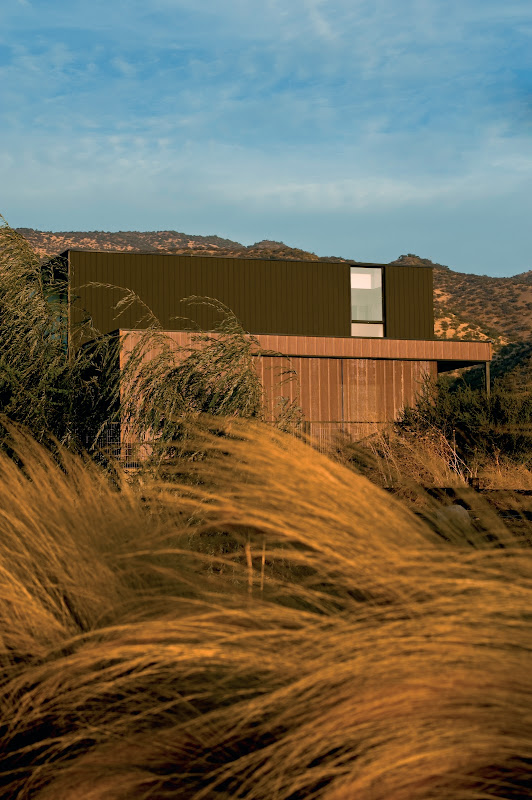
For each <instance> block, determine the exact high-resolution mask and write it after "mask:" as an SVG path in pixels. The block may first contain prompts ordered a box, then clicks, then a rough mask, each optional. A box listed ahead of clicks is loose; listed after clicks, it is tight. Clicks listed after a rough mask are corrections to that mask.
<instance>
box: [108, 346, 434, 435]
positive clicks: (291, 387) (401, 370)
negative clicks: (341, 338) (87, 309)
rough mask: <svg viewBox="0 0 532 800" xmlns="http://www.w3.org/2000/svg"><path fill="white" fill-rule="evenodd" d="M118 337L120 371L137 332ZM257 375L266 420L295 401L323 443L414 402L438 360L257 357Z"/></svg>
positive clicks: (373, 425)
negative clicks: (280, 405) (120, 342)
mask: <svg viewBox="0 0 532 800" xmlns="http://www.w3.org/2000/svg"><path fill="white" fill-rule="evenodd" d="M120 333H121V335H122V336H123V348H122V351H121V362H120V363H121V366H122V367H123V366H124V364H125V362H126V361H127V358H128V356H129V353H130V352H131V350H132V349H133V347H134V345H135V344H136V343H137V342H138V341H139V338H140V336H141V334H140V333H138V332H136V331H120ZM169 338H170V340H172V341H174V342H175V344H176V346H178V347H179V346H181V347H185V346H187V345H188V344H189V343H190V335H189V334H186V333H180V332H177V331H175V332H172V333H169ZM258 338H259V341H260V343H261V344H264V342H263V341H262V340H263V339H264V340H266V341H267V340H268V339H269V337H258ZM325 341H329V342H333V341H337V340H325ZM381 341H382V340H381ZM443 344H445V343H443ZM154 355H156V351H155V350H151V351H149V352H147V353H146V354H145V358H146V359H150V358H153V356H154ZM257 371H258V374H259V377H260V379H261V382H262V385H263V387H264V391H265V397H266V405H267V409H268V410H269V414H270V419H274V417H275V414H276V406H277V404H278V402H279V400H280V398H282V397H284V398H286V399H288V400H290V401H293V402H297V403H298V405H300V406H301V408H302V410H303V413H304V416H305V420H306V421H307V422H308V423H310V426H311V434H312V436H313V437H314V436H316V437H317V438H318V439H320V440H323V441H324V442H325V441H328V438H327V437H334V435H335V434H336V433H337V432H338V431H343V432H344V433H346V434H349V435H351V436H353V437H354V438H360V437H362V436H366V435H368V434H369V433H372V432H373V431H375V430H377V429H378V428H381V427H382V426H383V425H384V424H385V423H387V422H390V421H392V420H393V419H395V418H396V417H397V415H398V413H399V411H400V410H401V409H402V408H404V406H406V405H411V404H412V403H413V402H414V400H415V398H416V396H417V394H418V392H419V391H420V390H421V388H422V385H423V381H424V379H425V377H426V376H427V375H430V376H432V377H435V375H436V371H437V361H435V360H428V359H419V358H418V359H416V360H414V359H407V358H404V359H396V358H360V357H359V358H345V357H343V358H341V357H340V358H339V357H330V358H329V357H327V356H308V355H300V356H298V355H296V356H290V357H288V356H282V355H271V356H270V355H261V356H259V357H257Z"/></svg>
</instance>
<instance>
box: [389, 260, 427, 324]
mask: <svg viewBox="0 0 532 800" xmlns="http://www.w3.org/2000/svg"><path fill="white" fill-rule="evenodd" d="M384 314H385V331H384V335H385V336H386V337H387V338H389V339H433V338H434V307H433V282H432V268H430V267H412V266H399V265H395V264H387V265H386V266H385V267H384Z"/></svg>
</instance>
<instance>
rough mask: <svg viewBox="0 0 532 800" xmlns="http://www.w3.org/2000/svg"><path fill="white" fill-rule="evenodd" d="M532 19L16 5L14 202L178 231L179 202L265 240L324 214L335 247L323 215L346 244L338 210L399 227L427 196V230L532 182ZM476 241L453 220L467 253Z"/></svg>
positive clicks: (317, 2) (121, 2)
mask: <svg viewBox="0 0 532 800" xmlns="http://www.w3.org/2000/svg"><path fill="white" fill-rule="evenodd" d="M531 31H532V8H531V6H530V4H529V0H509V1H508V3H506V4H504V5H503V4H501V3H500V0H445V1H444V0H404V2H402V3H401V4H398V3H397V2H395V0H328V2H323V0H291V2H290V3H286V2H281V0H265V2H264V3H263V4H261V5H260V6H257V5H256V4H255V3H250V2H249V0H228V2H226V3H223V4H222V3H220V2H219V0H152V2H151V3H150V4H149V5H147V4H146V3H141V2H139V0H127V2H126V0H105V2H104V0H93V2H92V3H91V4H88V5H83V6H82V5H81V4H77V3H72V2H71V1H70V2H67V0H50V2H49V3H47V4H46V7H44V6H42V5H40V4H39V5H37V4H33V5H29V4H28V2H27V0H22V2H21V0H6V3H5V4H3V6H2V8H1V9H0V124H1V126H2V131H3V155H2V156H1V157H0V168H1V170H2V174H1V183H2V187H3V196H4V203H5V207H4V209H3V213H5V214H6V215H7V217H8V219H10V221H11V222H12V224H20V225H37V224H38V223H37V218H42V215H43V210H42V208H41V206H40V203H41V198H42V197H43V196H44V195H46V197H47V198H48V199H47V208H46V215H47V219H48V220H50V221H49V223H48V224H49V226H50V227H56V228H59V227H61V228H65V227H70V223H69V222H68V219H72V218H73V215H75V214H76V213H78V212H77V209H79V213H80V214H81V213H83V219H85V220H86V222H85V225H84V227H92V228H94V227H95V226H96V222H95V221H94V220H95V217H97V218H101V216H104V217H105V219H106V223H105V227H106V228H107V229H111V228H113V227H116V226H119V227H124V220H126V219H127V217H128V214H129V218H130V219H131V220H132V221H131V224H129V225H126V227H135V226H138V225H142V226H143V227H151V228H160V227H161V225H162V221H161V220H162V217H163V216H165V215H166V216H165V219H166V220H168V208H169V207H170V208H174V209H176V213H177V211H179V213H180V214H181V215H185V216H184V221H183V222H182V223H179V222H177V221H176V223H175V225H177V226H178V227H181V229H184V228H185V227H186V224H185V221H186V219H189V220H190V224H194V227H195V229H196V230H198V227H199V226H200V225H202V226H204V229H205V230H209V231H210V232H213V231H215V230H216V225H217V224H221V220H222V219H223V220H226V221H227V220H228V219H236V218H239V219H240V220H244V219H245V220H247V223H246V224H247V225H248V227H249V226H250V227H249V233H248V238H253V236H254V235H255V234H254V233H253V234H252V233H251V229H253V231H255V230H258V229H259V228H260V225H261V221H265V220H267V219H269V220H270V221H271V222H270V223H268V225H269V227H272V226H273V227H275V225H277V226H278V230H279V231H281V230H286V226H287V225H288V223H289V221H290V219H291V220H292V221H293V230H294V231H296V230H299V229H300V228H301V226H302V225H303V222H302V219H303V217H302V215H303V216H304V215H307V219H308V221H309V224H308V236H309V241H308V243H307V246H308V247H310V249H313V250H315V251H316V252H319V251H320V249H323V251H324V252H326V253H328V254H331V253H333V252H334V247H333V246H332V245H333V244H334V243H333V242H332V241H331V240H330V236H328V235H327V234H326V232H325V231H324V230H321V232H319V233H318V232H317V227H316V225H315V223H314V221H315V219H316V218H317V217H319V214H320V212H321V213H322V215H323V217H324V218H325V217H326V218H327V219H328V220H329V222H328V226H329V228H330V230H331V231H332V230H334V231H335V233H334V235H335V236H336V240H337V241H339V240H338V230H337V225H336V223H334V224H333V223H331V220H332V216H331V215H336V220H339V219H348V218H349V217H350V216H351V217H352V216H353V215H359V216H360V215H373V216H372V219H374V220H376V221H377V220H379V219H381V221H382V222H384V220H387V223H388V224H387V225H385V224H382V225H380V236H381V237H382V236H388V235H389V236H392V235H393V236H395V237H397V231H396V227H395V226H394V225H393V224H390V219H391V216H390V215H393V214H395V215H396V218H397V219H398V218H399V217H403V218H404V215H405V214H406V215H411V219H412V220H414V209H417V210H418V211H419V209H420V207H421V206H423V208H424V212H423V213H424V214H425V222H424V223H423V225H424V228H423V237H425V238H426V236H427V235H428V229H427V223H426V219H427V218H428V217H427V215H428V214H429V210H430V209H432V210H433V211H434V213H433V217H434V220H436V219H437V217H438V215H437V213H436V212H437V210H438V209H440V210H442V209H443V210H445V209H447V211H449V213H451V210H452V209H453V208H454V209H458V208H461V209H463V214H464V215H465V216H462V220H465V219H467V215H468V214H469V215H471V218H473V216H475V214H476V211H475V208H474V207H476V208H477V209H478V208H479V207H480V205H482V204H483V206H484V208H486V203H488V204H489V206H490V208H491V209H492V211H491V212H490V213H493V214H494V215H495V217H496V216H497V213H503V214H505V213H506V211H507V209H509V208H510V207H512V203H515V204H516V206H515V207H516V208H518V205H517V204H522V203H523V197H526V193H525V187H528V189H530V188H532V187H531V183H532V166H531V160H532V147H531V145H530V136H529V133H530V108H531V105H530V79H531V74H532V49H531V48H530V38H531ZM7 154H8V155H7ZM65 193H66V194H65ZM67 197H68V200H67V199H66V198H67ZM76 197H77V198H78V202H77V204H76V201H75V198H76ZM146 197H149V198H150V204H149V207H147V206H145V204H143V202H142V201H141V200H140V199H139V198H146ZM183 198H188V205H187V201H185V200H184V199H183ZM512 198H513V199H512ZM525 202H526V201H525ZM141 207H142V208H143V217H142V220H143V221H142V222H140V221H139V216H138V214H139V208H141ZM10 209H14V210H15V209H16V211H15V212H14V213H15V219H13V215H12V214H10ZM191 209H193V211H191ZM228 209H231V214H232V217H230V218H229V217H228V216H227V214H229V211H228ZM498 209H500V212H498ZM202 212H203V214H204V218H203V219H204V222H203V223H201V219H202V218H201V213H202ZM431 213H432V212H431ZM446 213H447V212H446ZM485 213H487V212H485ZM187 214H188V215H189V216H188V217H187ZM253 214H255V215H256V216H255V217H253V216H252V215H253ZM39 215H40V216H39ZM118 215H119V216H120V222H118ZM276 215H277V216H276ZM429 216H430V215H429ZM458 217H459V215H458V216H457V217H456V219H458ZM518 218H520V212H519V211H518V212H517V213H516V219H518ZM275 219H277V222H274V220H275ZM54 220H56V221H55V222H54ZM311 220H312V222H311ZM80 224H81V223H80ZM231 224H233V223H231ZM164 225H165V226H166V225H167V222H165V223H164ZM298 226H299V228H298ZM237 227H238V226H237ZM410 227H411V229H412V230H415V221H413V222H412V223H411V226H410ZM459 227H460V226H459ZM491 227H492V229H493V230H495V226H494V225H492V226H491ZM373 228H374V229H375V231H377V230H378V229H379V225H378V224H377V222H375V225H374V226H373ZM489 228H490V224H489V222H487V223H486V229H489ZM510 228H511V229H512V230H511V235H510V234H509V241H508V247H510V248H511V247H512V246H514V245H513V242H515V241H516V232H515V229H514V228H512V226H509V229H510ZM366 229H367V231H368V232H369V231H370V230H371V229H372V226H371V225H367V224H366ZM239 230H240V228H239ZM387 231H390V233H387ZM392 231H395V233H393V234H392ZM218 232H219V233H220V234H222V235H224V234H225V235H228V236H231V237H232V238H235V232H234V231H233V232H232V231H230V230H222V229H219V230H218ZM245 234H246V231H245V230H244V235H245ZM240 235H241V236H242V232H241V233H240ZM264 235H265V236H266V235H268V236H273V238H281V234H280V233H279V235H277V236H276V235H275V231H274V230H268V232H267V233H266V232H265V233H264ZM331 235H332V234H331ZM368 235H369V233H368ZM486 235H488V234H486ZM524 235H525V234H524V233H523V234H522V235H521V241H522V240H523V237H524ZM466 236H467V225H466V224H465V223H463V224H462V226H461V229H459V230H457V231H454V232H449V240H450V241H452V242H453V243H454V248H455V250H454V252H455V262H456V263H457V264H458V263H459V262H460V259H461V258H462V256H461V255H460V252H461V251H460V247H461V246H462V248H463V250H464V252H466V250H467V248H466V246H465V242H466ZM320 237H321V238H320ZM433 237H434V243H435V247H436V245H437V243H438V242H440V241H441V231H440V230H439V228H438V227H437V225H436V223H434V227H433ZM244 238H245V236H244ZM258 238H261V237H260V236H259V237H258ZM374 241H376V239H375V240H374ZM299 244H300V246H301V245H302V244H303V245H304V243H302V242H299ZM477 244H478V246H479V247H480V246H481V243H477ZM392 245H393V242H390V247H392ZM360 246H362V245H360ZM369 246H370V242H369V240H368V247H369ZM439 246H440V245H438V247H439ZM486 249H487V250H488V249H489V248H488V245H486ZM411 250H412V248H411ZM492 250H493V247H492ZM520 252H521V251H520ZM396 254H397V253H396ZM351 255H352V256H353V257H355V256H356V253H354V252H353V253H351ZM366 257H368V256H366ZM489 257H490V256H489V253H487V254H486V255H483V256H482V257H481V258H480V257H479V260H480V261H481V262H482V263H483V264H485V263H486V258H489ZM520 257H521V256H520ZM530 260H531V261H532V257H531V259H530ZM462 266H464V265H463V264H462ZM475 266H476V265H475V264H471V267H472V268H475ZM495 268H496V265H495V264H494V263H493V269H495ZM526 268H527V264H526V263H525V264H523V263H519V264H516V270H515V271H519V270H521V271H522V270H523V269H526Z"/></svg>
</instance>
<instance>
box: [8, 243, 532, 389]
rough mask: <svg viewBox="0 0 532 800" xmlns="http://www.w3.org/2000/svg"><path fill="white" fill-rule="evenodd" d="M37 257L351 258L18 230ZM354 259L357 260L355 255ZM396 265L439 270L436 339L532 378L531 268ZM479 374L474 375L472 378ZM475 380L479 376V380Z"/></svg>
mask: <svg viewBox="0 0 532 800" xmlns="http://www.w3.org/2000/svg"><path fill="white" fill-rule="evenodd" d="M16 230H17V231H18V232H19V233H21V234H22V235H23V236H24V238H25V239H26V240H27V241H28V242H29V244H30V245H31V247H32V249H33V250H34V251H35V252H36V253H37V255H38V256H39V257H40V258H41V259H44V258H45V257H46V256H52V255H57V254H58V253H60V252H62V251H64V250H66V249H68V248H76V249H82V250H109V251H111V250H114V251H127V252H151V253H156V252H164V253H183V254H185V253H186V254H189V255H213V256H214V255H217V256H229V257H233V258H268V259H272V260H277V259H286V260H311V261H337V262H346V261H347V260H348V259H344V258H339V257H337V256H330V257H327V258H321V257H318V256H316V255H315V253H310V252H308V251H306V250H299V249H297V248H293V247H288V246H287V245H285V244H284V243H283V242H274V241H270V240H263V241H261V242H256V243H255V244H252V245H249V246H245V245H242V244H240V243H239V242H234V241H232V240H230V239H223V238H221V237H220V236H215V235H213V236H199V235H189V234H186V233H179V232H178V231H145V232H141V231H118V232H107V231H61V232H52V231H37V230H34V229H33V228H18V229H16ZM351 263H356V262H355V261H354V260H353V261H351ZM392 263H395V264H404V265H405V266H406V265H409V264H419V265H426V266H431V267H433V269H434V316H435V326H434V332H435V336H436V338H438V339H473V340H482V341H485V340H487V339H490V340H491V341H492V342H493V346H494V352H495V359H494V362H493V365H492V374H493V376H494V377H495V378H502V377H504V376H507V375H511V379H510V384H514V385H515V384H516V382H517V384H519V385H520V386H526V385H530V384H531V383H532V360H531V353H532V350H531V346H532V270H530V271H528V272H524V273H521V274H519V275H514V276H513V277H510V278H491V277H488V276H487V275H471V274H467V273H462V272H455V271H454V270H451V269H449V267H447V266H444V265H443V264H436V263H433V262H432V261H430V260H429V259H426V258H420V257H419V256H416V255H414V254H412V253H409V254H407V255H402V256H399V258H397V259H396V260H395V261H394V262H392ZM473 378H474V376H473ZM474 380H476V378H474Z"/></svg>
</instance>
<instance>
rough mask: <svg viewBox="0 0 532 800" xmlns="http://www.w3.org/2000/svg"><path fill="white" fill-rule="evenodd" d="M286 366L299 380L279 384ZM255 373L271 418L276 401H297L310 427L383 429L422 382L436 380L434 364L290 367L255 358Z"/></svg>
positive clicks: (304, 361)
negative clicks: (430, 378) (258, 377)
mask: <svg viewBox="0 0 532 800" xmlns="http://www.w3.org/2000/svg"><path fill="white" fill-rule="evenodd" d="M288 364H290V365H291V367H292V368H293V369H294V370H295V372H296V374H297V381H291V382H290V383H285V384H284V385H280V374H281V370H282V369H286V367H287V365H288ZM257 369H258V372H259V376H260V379H261V381H262V384H263V386H264V391H265V396H266V399H267V407H268V409H269V417H270V419H273V416H274V407H275V402H276V400H277V399H278V398H279V397H280V396H283V397H286V398H287V399H288V400H290V401H297V402H299V404H300V405H301V408H302V410H303V414H304V415H305V419H306V420H307V421H309V422H311V423H318V422H319V423H324V424H328V423H338V424H342V423H343V424H345V425H355V426H356V425H359V424H365V425H366V424H368V423H372V424H373V425H382V424H383V423H386V422H391V421H392V420H394V419H396V418H397V416H398V415H399V413H400V412H401V410H402V409H403V408H404V407H405V406H407V405H412V404H413V403H414V402H415V400H416V397H417V396H418V394H419V392H420V391H421V388H422V386H423V382H424V380H425V377H426V376H427V375H432V376H433V377H434V376H435V375H436V362H433V361H385V360H376V359H368V358H356V359H355V358H346V359H339V358H311V357H304V356H303V357H294V358H291V359H290V362H288V360H287V359H283V358H279V357H276V356H262V357H260V358H259V359H257ZM346 430H347V429H346Z"/></svg>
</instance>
